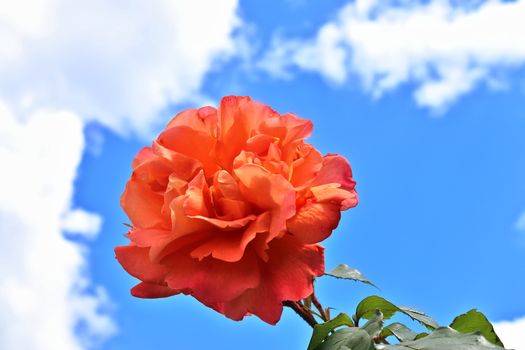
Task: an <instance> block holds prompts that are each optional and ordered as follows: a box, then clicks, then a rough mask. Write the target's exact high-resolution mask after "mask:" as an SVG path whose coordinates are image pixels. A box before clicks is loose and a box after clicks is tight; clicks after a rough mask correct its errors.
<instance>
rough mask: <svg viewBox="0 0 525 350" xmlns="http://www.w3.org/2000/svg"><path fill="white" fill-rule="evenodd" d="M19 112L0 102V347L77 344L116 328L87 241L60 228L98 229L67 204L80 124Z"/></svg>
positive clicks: (55, 114)
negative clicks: (89, 267) (90, 266)
mask: <svg viewBox="0 0 525 350" xmlns="http://www.w3.org/2000/svg"><path fill="white" fill-rule="evenodd" d="M20 119H21V118H17V117H15V115H14V114H13V113H11V111H10V110H9V109H8V108H7V105H6V104H5V103H0V162H1V164H2V171H1V172H0V194H1V195H0V275H1V276H2V278H1V279H0V310H2V312H1V313H0V348H1V349H43V350H46V349H50V350H51V349H53V350H59V349H64V350H75V349H82V348H84V347H85V346H88V345H89V344H90V343H92V342H97V341H98V340H100V339H102V338H104V337H107V336H109V335H111V334H112V333H114V332H115V330H116V329H115V325H114V324H113V322H112V320H111V318H109V316H108V315H107V314H106V313H103V312H101V310H100V308H104V307H106V304H107V302H108V301H107V298H106V297H105V294H104V290H103V289H101V288H100V287H93V286H92V285H91V283H90V281H89V279H88V277H87V276H86V273H85V269H86V261H85V260H86V256H85V255H86V251H85V247H84V246H82V245H80V244H77V243H74V242H71V241H68V240H66V239H64V237H63V235H62V232H61V229H62V228H63V227H64V225H65V226H66V227H69V228H71V229H75V230H80V231H84V233H89V234H94V231H95V229H97V228H98V227H96V226H98V224H94V223H93V222H90V221H93V220H95V221H96V219H94V217H93V216H90V215H89V214H87V213H86V212H83V211H82V210H80V209H78V210H74V211H71V208H70V205H71V200H72V194H73V186H72V184H73V180H74V178H75V173H76V169H77V166H78V164H79V162H80V158H81V155H82V150H83V149H84V138H83V133H82V128H83V124H82V121H81V119H80V118H79V117H78V116H77V115H75V114H73V113H70V112H60V111H51V110H48V111H43V110H42V111H39V112H37V113H35V114H33V115H29V116H27V118H25V120H24V121H20ZM64 215H65V218H66V219H65V221H61V218H62V217H64ZM75 217H76V218H75ZM79 218H80V219H79ZM68 220H69V222H68ZM82 220H85V222H82ZM64 223H66V224H64ZM72 223H75V225H73V224H72ZM85 223H88V225H84V224H85ZM68 225H69V226H68ZM93 288H95V292H91V293H90V292H88V291H89V290H90V289H93ZM79 325H82V327H81V330H82V332H81V334H79V335H77V334H76V332H75V329H76V328H77V327H78V326H79Z"/></svg>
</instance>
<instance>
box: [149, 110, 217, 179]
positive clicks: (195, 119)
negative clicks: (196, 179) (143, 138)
mask: <svg viewBox="0 0 525 350" xmlns="http://www.w3.org/2000/svg"><path fill="white" fill-rule="evenodd" d="M183 113H184V114H183V115H181V119H182V120H183V121H178V119H179V116H177V117H176V118H175V119H174V120H173V122H172V123H171V125H170V127H169V128H168V129H166V130H164V131H163V132H162V133H161V134H160V135H159V137H158V139H157V142H158V143H159V144H160V145H161V146H164V147H166V148H168V149H171V150H173V151H175V152H178V153H182V154H184V155H186V156H188V157H190V158H193V159H196V160H198V161H199V162H200V163H201V164H202V165H203V168H204V172H205V173H206V174H207V176H211V175H213V173H214V172H215V171H217V170H218V167H217V164H216V163H215V162H214V161H213V157H212V153H213V152H212V151H213V149H214V147H215V143H216V139H215V135H214V133H215V131H214V130H213V127H212V125H213V124H214V123H215V118H214V117H213V116H212V117H210V116H202V115H201V114H199V111H198V110H189V111H186V112H183ZM208 120H209V121H208ZM210 129H211V130H210Z"/></svg>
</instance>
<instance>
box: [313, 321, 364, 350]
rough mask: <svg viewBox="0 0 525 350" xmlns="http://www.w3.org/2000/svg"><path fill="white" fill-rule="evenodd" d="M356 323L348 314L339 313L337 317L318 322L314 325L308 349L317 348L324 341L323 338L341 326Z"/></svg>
mask: <svg viewBox="0 0 525 350" xmlns="http://www.w3.org/2000/svg"><path fill="white" fill-rule="evenodd" d="M353 325H354V323H353V322H352V319H350V317H349V316H348V315H347V314H343V313H341V314H339V315H337V316H336V317H334V318H333V319H332V320H330V321H328V322H325V323H322V324H317V325H315V327H314V331H313V333H312V338H311V339H310V344H308V350H312V349H315V348H316V347H317V346H319V344H321V343H322V341H323V340H325V338H326V337H327V336H328V334H329V333H330V332H331V331H333V330H334V329H336V328H337V327H340V326H350V327H353Z"/></svg>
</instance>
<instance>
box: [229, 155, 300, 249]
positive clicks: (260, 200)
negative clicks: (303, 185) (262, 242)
mask: <svg viewBox="0 0 525 350" xmlns="http://www.w3.org/2000/svg"><path fill="white" fill-rule="evenodd" d="M235 175H236V176H237V177H238V178H239V181H240V183H241V186H240V189H241V193H242V194H243V196H244V198H246V199H247V200H248V201H249V202H251V203H253V204H254V205H255V206H257V207H258V208H260V209H262V210H267V211H270V213H271V224H270V235H271V237H270V239H272V238H273V237H275V236H276V235H277V234H279V233H280V232H281V231H282V230H284V229H285V228H286V220H287V219H289V218H291V217H292V216H293V215H294V214H295V190H294V189H293V187H292V185H291V184H290V183H289V182H288V181H287V180H286V179H285V178H284V177H283V176H282V175H278V174H271V173H270V172H269V171H268V170H266V169H264V168H263V167H261V166H259V165H256V164H245V165H243V166H241V167H240V168H238V169H235Z"/></svg>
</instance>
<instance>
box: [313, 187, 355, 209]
mask: <svg viewBox="0 0 525 350" xmlns="http://www.w3.org/2000/svg"><path fill="white" fill-rule="evenodd" d="M310 192H312V194H313V196H314V197H315V199H316V201H317V202H330V203H335V204H339V205H340V209H341V210H347V209H348V208H352V207H355V206H356V205H357V194H356V193H355V191H353V190H352V191H347V190H344V189H342V188H341V185H340V184H326V185H320V186H315V187H311V188H310Z"/></svg>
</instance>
